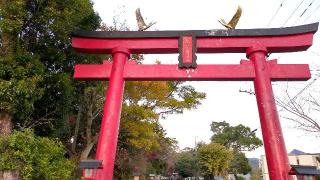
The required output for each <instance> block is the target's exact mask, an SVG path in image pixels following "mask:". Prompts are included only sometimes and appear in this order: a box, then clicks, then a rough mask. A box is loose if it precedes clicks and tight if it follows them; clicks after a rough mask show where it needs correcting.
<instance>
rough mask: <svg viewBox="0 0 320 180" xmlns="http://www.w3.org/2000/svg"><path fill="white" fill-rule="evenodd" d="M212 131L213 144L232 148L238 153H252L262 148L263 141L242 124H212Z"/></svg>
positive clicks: (223, 122)
mask: <svg viewBox="0 0 320 180" xmlns="http://www.w3.org/2000/svg"><path fill="white" fill-rule="evenodd" d="M211 131H212V132H213V136H212V137H211V140H212V141H213V142H216V143H219V144H222V145H224V146H226V147H227V148H232V149H233V150H237V151H252V150H254V149H256V148H258V147H260V146H262V141H261V140H260V139H259V138H258V137H256V134H255V132H254V131H251V129H250V128H249V127H246V126H244V125H242V124H240V125H237V126H230V125H229V123H227V122H225V121H222V122H212V123H211Z"/></svg>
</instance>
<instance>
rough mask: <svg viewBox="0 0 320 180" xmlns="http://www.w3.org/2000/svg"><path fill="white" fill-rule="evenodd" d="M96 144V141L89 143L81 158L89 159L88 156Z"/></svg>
mask: <svg viewBox="0 0 320 180" xmlns="http://www.w3.org/2000/svg"><path fill="white" fill-rule="evenodd" d="M94 144H95V142H90V143H87V146H86V147H85V148H84V150H83V151H82V152H81V156H80V160H84V159H88V156H89V154H90V152H91V149H92V148H93V146H94Z"/></svg>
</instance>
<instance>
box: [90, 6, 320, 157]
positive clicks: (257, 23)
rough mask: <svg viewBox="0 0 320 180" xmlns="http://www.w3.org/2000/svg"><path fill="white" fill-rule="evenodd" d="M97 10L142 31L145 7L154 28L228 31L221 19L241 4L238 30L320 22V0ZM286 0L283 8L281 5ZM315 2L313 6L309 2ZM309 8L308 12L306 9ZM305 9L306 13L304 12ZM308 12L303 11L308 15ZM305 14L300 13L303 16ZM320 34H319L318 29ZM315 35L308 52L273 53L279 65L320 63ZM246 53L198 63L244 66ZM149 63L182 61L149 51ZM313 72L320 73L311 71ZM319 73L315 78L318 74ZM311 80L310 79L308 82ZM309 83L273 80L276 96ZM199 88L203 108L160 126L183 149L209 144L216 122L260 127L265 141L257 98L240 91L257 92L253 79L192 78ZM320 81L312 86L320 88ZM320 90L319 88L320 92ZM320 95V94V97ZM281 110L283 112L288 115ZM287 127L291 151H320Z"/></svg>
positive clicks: (316, 144) (201, 57)
mask: <svg viewBox="0 0 320 180" xmlns="http://www.w3.org/2000/svg"><path fill="white" fill-rule="evenodd" d="M93 2H94V8H95V10H96V11H97V12H98V13H99V15H100V16H101V18H102V20H103V22H104V23H106V24H107V25H113V19H114V17H115V18H116V19H117V21H120V22H126V24H127V26H128V27H130V29H132V30H137V25H136V20H135V15H134V11H135V9H136V8H138V7H139V8H140V9H141V13H142V15H143V16H144V17H145V18H146V21H147V22H148V21H156V22H157V23H156V25H155V26H153V27H152V28H151V30H191V29H192V30H208V29H223V27H222V26H221V25H220V24H219V23H218V19H220V18H224V19H226V20H227V21H228V20H229V19H230V18H231V17H232V16H233V14H234V12H235V11H236V9H237V6H238V5H240V6H241V7H242V9H243V13H242V16H241V19H240V21H239V23H238V25H237V28H238V29H250V28H267V27H269V28H271V27H285V26H294V25H301V24H308V23H313V22H317V21H319V20H320V1H319V0H290V1H289V0H264V1H262V0H239V1H236V0H197V1H186V0H158V1H152V0H117V1H116V0H112V1H107V0H93ZM281 3H282V6H280V4H281ZM310 4H311V5H310ZM305 10H306V11H305ZM304 11H305V12H304ZM303 12H304V13H303ZM300 16H301V17H300ZM318 34H319V33H318ZM318 34H316V35H315V39H314V45H313V47H311V48H310V49H309V50H308V51H306V52H299V53H282V54H272V55H271V58H272V59H274V58H277V59H278V62H279V63H287V64H289V63H290V64H304V63H308V64H310V65H311V69H315V68H316V67H319V66H320V50H319V48H320V47H319V46H320V43H319V40H320V38H319V35H318ZM245 58H246V57H245V54H210V55H198V60H197V62H198V64H201V63H203V64H239V62H240V59H245ZM145 59H146V63H153V62H155V61H156V60H160V61H161V63H162V64H165V63H170V64H177V63H178V60H177V55H176V54H175V55H146V56H145ZM312 74H313V76H314V75H318V76H319V71H312ZM314 77H315V76H314ZM309 82H310V81H309ZM309 82H298V83H292V82H291V83H286V82H276V83H273V84H274V85H273V88H274V92H275V95H276V96H278V97H281V96H282V95H283V90H284V89H286V87H289V90H290V93H292V94H293V95H294V93H296V92H298V91H300V90H301V89H302V88H303V87H304V86H306V85H307V84H308V83H309ZM188 83H189V84H191V85H193V86H194V87H195V88H196V90H198V91H201V92H205V93H206V94H207V98H206V99H205V100H204V101H203V102H202V105H201V106H199V108H198V109H196V110H192V111H185V112H184V113H183V114H181V115H170V116H168V117H167V118H166V119H165V120H161V124H162V125H163V126H164V129H165V130H166V131H167V135H168V136H169V137H172V138H176V139H177V140H178V142H179V147H180V148H181V149H182V148H184V147H193V146H194V144H195V141H205V142H209V139H210V137H211V135H212V132H211V131H210V124H211V122H212V121H223V120H225V121H227V122H229V123H230V124H231V125H238V124H244V125H246V126H249V127H250V128H252V129H256V128H257V129H258V131H257V135H258V137H260V138H261V139H262V135H261V128H260V123H259V115H258V110H257V104H256V99H255V96H252V95H249V94H246V93H240V92H239V90H252V91H253V90H254V89H253V83H252V82H188ZM319 84H320V83H319V82H318V81H316V83H314V85H313V86H312V87H311V88H310V89H308V91H309V92H311V91H312V88H317V87H319ZM318 92H319V91H318ZM318 97H320V96H318ZM278 110H280V113H279V114H280V116H285V115H286V114H285V113H284V112H283V111H281V108H278ZM281 125H282V130H283V134H284V138H285V142H286V147H287V151H288V152H290V151H291V150H292V149H299V150H302V151H305V152H309V153H316V152H318V153H319V152H320V138H318V139H317V138H315V137H314V136H312V135H310V134H307V133H305V132H302V131H299V130H297V129H295V128H294V124H292V123H290V122H289V121H288V120H285V119H283V118H281ZM246 154H247V155H248V156H249V157H259V156H260V155H262V154H264V150H263V148H259V149H257V150H256V151H254V152H250V153H246Z"/></svg>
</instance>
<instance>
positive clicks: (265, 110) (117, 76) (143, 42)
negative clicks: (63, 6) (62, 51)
mask: <svg viewBox="0 0 320 180" xmlns="http://www.w3.org/2000/svg"><path fill="white" fill-rule="evenodd" d="M313 33H314V32H308V33H298V34H291V35H281V36H259V37H255V36H254V35H253V36H246V37H244V36H237V37H230V36H224V37H198V38H197V37H195V39H196V52H197V53H247V56H248V58H249V60H250V61H241V63H240V64H239V65H198V66H197V67H196V68H195V69H180V68H178V66H177V65H137V64H135V63H133V62H132V61H128V51H130V52H131V53H139V54H149V53H153V54H160V53H162V54H169V53H178V52H179V47H178V46H179V43H178V40H179V37H170V38H166V37H161V38H155V37H152V38H143V37H141V38H127V39H125V38H118V39H116V38H110V39H108V38H86V37H73V38H72V46H73V48H74V49H75V50H77V51H78V52H84V53H102V54H106V53H111V52H112V50H113V62H112V63H104V64H100V65H76V67H75V74H74V77H75V78H77V79H82V80H109V81H110V82H109V86H108V91H107V98H106V103H105V108H104V113H103V119H102V124H101V130H100V136H99V142H98V148H97V154H96V159H99V160H103V167H102V169H101V170H100V169H99V170H98V177H97V178H96V179H105V180H111V179H112V175H113V165H114V158H115V152H116V151H115V149H116V145H117V136H118V128H119V123H120V112H121V103H122V95H123V87H124V81H125V80H128V81H130V80H150V81H151V80H152V81H154V80H183V81H209V80H210V81H213V80H214V81H216V80H218V81H219V80H228V81H239V80H241V81H243V80H250V81H254V86H255V92H256V98H257V104H258V109H259V115H260V122H261V129H262V134H263V141H264V145H265V152H266V157H267V164H268V170H269V175H270V179H271V180H287V179H290V178H291V177H290V176H288V172H289V169H290V167H289V163H288V162H289V161H288V157H287V152H286V148H285V143H284V140H283V136H282V131H281V126H280V122H279V117H278V114H277V110H276V106H275V100H274V96H273V92H272V86H271V81H278V80H279V81H280V80H281V81H282V80H307V79H309V78H310V72H309V67H308V65H305V64H299V65H294V64H284V65H283V64H277V63H276V60H273V61H266V57H265V55H266V53H275V52H295V51H303V50H306V49H307V48H308V47H310V46H311V45H312V38H313ZM119 47H122V48H119ZM188 47H189V46H188V43H187V41H186V44H185V48H187V49H183V52H188V51H189V50H190V49H189V50H188ZM115 49H117V50H115ZM184 56H185V59H186V61H189V56H188V55H187V54H186V53H185V55H184Z"/></svg>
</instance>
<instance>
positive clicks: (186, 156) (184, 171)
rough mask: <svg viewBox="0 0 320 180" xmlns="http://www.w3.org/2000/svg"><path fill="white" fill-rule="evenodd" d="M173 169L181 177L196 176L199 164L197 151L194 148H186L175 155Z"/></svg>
mask: <svg viewBox="0 0 320 180" xmlns="http://www.w3.org/2000/svg"><path fill="white" fill-rule="evenodd" d="M175 170H176V171H177V172H178V173H179V175H180V176H182V177H184V178H185V177H197V176H198V175H199V164H198V159H197V152H196V151H195V150H194V149H186V150H184V151H182V152H180V153H179V154H178V155H177V161H176V163H175Z"/></svg>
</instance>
